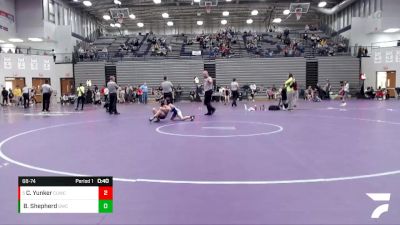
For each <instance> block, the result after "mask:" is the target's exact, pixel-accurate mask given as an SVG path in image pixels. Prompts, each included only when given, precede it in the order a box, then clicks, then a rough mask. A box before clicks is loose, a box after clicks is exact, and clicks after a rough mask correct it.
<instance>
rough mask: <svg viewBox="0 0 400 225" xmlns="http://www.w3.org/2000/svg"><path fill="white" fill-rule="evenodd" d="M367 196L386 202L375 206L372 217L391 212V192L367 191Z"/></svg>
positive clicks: (375, 217) (376, 217) (376, 200)
mask: <svg viewBox="0 0 400 225" xmlns="http://www.w3.org/2000/svg"><path fill="white" fill-rule="evenodd" d="M367 196H368V197H369V198H371V199H372V200H373V201H375V202H381V203H384V204H382V205H379V206H378V207H376V208H375V210H374V211H373V212H372V214H371V218H372V219H379V218H380V217H381V215H382V214H384V213H386V212H389V201H390V193H367Z"/></svg>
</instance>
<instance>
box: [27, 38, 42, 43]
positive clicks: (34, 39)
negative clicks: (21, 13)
mask: <svg viewBox="0 0 400 225" xmlns="http://www.w3.org/2000/svg"><path fill="white" fill-rule="evenodd" d="M28 40H30V41H33V42H41V41H43V39H41V38H28Z"/></svg>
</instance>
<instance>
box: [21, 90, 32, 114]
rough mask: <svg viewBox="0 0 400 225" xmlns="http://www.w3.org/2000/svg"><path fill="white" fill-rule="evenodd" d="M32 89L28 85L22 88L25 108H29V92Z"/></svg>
mask: <svg viewBox="0 0 400 225" xmlns="http://www.w3.org/2000/svg"><path fill="white" fill-rule="evenodd" d="M30 92H31V90H30V88H28V87H27V86H26V85H25V86H24V87H23V88H22V97H23V98H24V108H25V109H26V108H29V94H30Z"/></svg>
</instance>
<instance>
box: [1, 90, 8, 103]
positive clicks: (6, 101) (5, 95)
mask: <svg viewBox="0 0 400 225" xmlns="http://www.w3.org/2000/svg"><path fill="white" fill-rule="evenodd" d="M1 96H2V97H3V101H2V105H3V106H7V105H8V91H7V89H6V88H5V87H3V90H2V91H1Z"/></svg>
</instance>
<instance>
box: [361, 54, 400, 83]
mask: <svg viewBox="0 0 400 225" xmlns="http://www.w3.org/2000/svg"><path fill="white" fill-rule="evenodd" d="M361 65H362V66H361V71H362V73H365V74H366V76H367V79H366V80H365V86H366V87H368V86H372V87H374V88H376V73H377V72H383V71H393V70H394V71H396V72H397V73H396V76H397V77H396V87H400V47H391V48H376V49H373V50H372V52H371V57H365V58H362V64H361Z"/></svg>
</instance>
